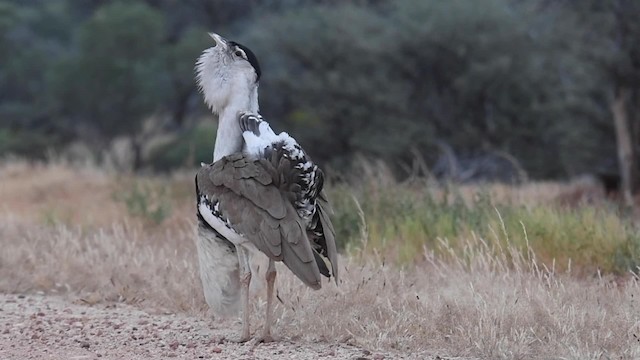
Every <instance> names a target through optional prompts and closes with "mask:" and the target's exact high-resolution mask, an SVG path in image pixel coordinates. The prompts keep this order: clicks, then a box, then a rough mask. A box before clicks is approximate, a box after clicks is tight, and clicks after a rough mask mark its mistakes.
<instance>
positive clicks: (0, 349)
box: [0, 294, 438, 360]
mask: <svg viewBox="0 0 640 360" xmlns="http://www.w3.org/2000/svg"><path fill="white" fill-rule="evenodd" d="M234 330H237V325H236V324H235V323H234V322H228V323H225V322H223V323H218V324H216V323H215V322H214V321H211V320H207V319H199V318H194V317H189V316H185V315H176V314H166V313H161V311H158V310H144V311H143V310H141V309H138V308H135V307H132V306H129V305H123V304H97V305H91V306H90V305H87V304H84V303H82V302H81V301H76V302H72V301H69V300H68V299H65V298H63V297H56V296H40V295H26V296H25V295H6V294H0V359H2V360H4V359H7V360H9V359H16V360H17V359H164V358H167V359H169V358H171V359H318V358H326V359H372V360H373V359H375V360H380V359H397V358H414V359H418V358H419V359H427V358H431V357H429V356H428V355H427V354H421V355H420V354H411V355H409V354H399V353H396V354H390V353H377V352H371V351H368V350H366V349H361V348H358V347H355V346H352V345H349V344H348V341H347V342H346V343H339V344H327V343H304V342H300V341H298V340H292V339H283V340H280V341H278V342H275V343H270V344H256V343H255V342H254V341H251V342H249V343H246V344H236V343H233V342H231V341H227V339H233V338H235V336H236V334H235V332H234ZM436 358H438V357H436Z"/></svg>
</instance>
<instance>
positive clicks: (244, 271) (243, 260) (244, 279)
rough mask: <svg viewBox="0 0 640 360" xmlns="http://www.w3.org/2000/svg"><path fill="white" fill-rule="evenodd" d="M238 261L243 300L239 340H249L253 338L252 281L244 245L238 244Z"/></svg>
mask: <svg viewBox="0 0 640 360" xmlns="http://www.w3.org/2000/svg"><path fill="white" fill-rule="evenodd" d="M237 250H238V262H239V263H240V286H241V288H240V297H241V301H242V333H241V334H240V339H239V340H238V342H247V341H249V339H250V338H251V334H250V333H249V284H250V283H251V267H250V266H249V254H248V252H247V250H245V249H243V248H242V246H237Z"/></svg>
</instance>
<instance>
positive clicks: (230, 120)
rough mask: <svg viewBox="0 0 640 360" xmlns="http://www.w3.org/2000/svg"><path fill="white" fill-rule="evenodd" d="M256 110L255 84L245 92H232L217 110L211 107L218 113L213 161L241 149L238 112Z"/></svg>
mask: <svg viewBox="0 0 640 360" xmlns="http://www.w3.org/2000/svg"><path fill="white" fill-rule="evenodd" d="M258 110H259V106H258V87H257V86H255V87H254V88H253V89H250V90H248V91H246V92H239V93H236V94H232V95H231V96H230V97H229V101H228V102H227V103H226V105H225V106H224V107H223V108H222V109H219V110H218V111H216V109H213V111H214V112H217V113H218V114H219V116H218V131H217V133H216V143H215V147H214V149H213V161H214V162H216V161H218V160H220V159H221V158H223V157H225V156H227V155H231V154H233V153H236V152H239V151H241V150H242V144H243V139H242V131H241V130H240V123H239V122H238V114H239V113H240V112H243V111H248V112H252V113H257V112H258Z"/></svg>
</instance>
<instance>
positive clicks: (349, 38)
mask: <svg viewBox="0 0 640 360" xmlns="http://www.w3.org/2000/svg"><path fill="white" fill-rule="evenodd" d="M525 15H529V13H526V12H525V9H524V8H521V7H517V6H515V5H513V4H512V2H510V1H506V0H491V1H485V2H482V3H476V2H471V3H470V2H468V1H446V2H425V1H418V0H414V1H399V2H389V3H383V4H382V5H380V6H378V7H361V6H353V5H344V4H339V5H333V6H324V5H322V6H310V7H304V8H301V9H297V10H294V11H288V12H284V13H282V14H278V15H273V16H271V17H270V18H268V19H266V20H265V21H264V22H263V23H260V24H259V25H257V26H256V27H255V29H256V30H255V31H254V33H253V34H251V35H250V36H248V40H249V41H251V44H250V46H251V47H256V48H257V52H258V54H259V55H258V56H260V58H261V59H265V60H266V62H267V65H266V66H265V67H264V68H265V69H268V70H266V71H265V73H264V81H263V86H264V91H263V92H262V94H263V95H262V96H263V100H264V101H263V108H264V110H265V112H266V115H267V116H270V115H271V116H270V117H271V118H272V119H282V120H283V121H284V124H283V125H284V126H287V127H288V128H292V129H293V130H291V131H293V132H295V133H296V134H297V136H298V137H300V138H301V140H302V142H303V143H305V144H308V145H310V146H311V147H312V148H314V149H315V150H314V153H315V154H317V156H319V157H320V160H323V161H331V162H333V163H334V164H336V165H338V166H339V167H341V166H343V165H344V164H345V161H346V159H347V158H349V157H350V156H351V155H352V154H353V153H354V152H360V153H364V154H370V155H375V156H376V157H378V158H383V159H386V160H389V161H392V162H394V163H396V164H402V163H408V162H409V161H410V160H411V158H412V157H413V156H415V155H414V152H413V151H412V150H413V149H416V150H418V152H419V153H420V154H421V155H422V156H423V157H424V158H425V159H427V160H428V161H429V162H430V163H434V162H435V161H436V160H437V158H439V157H440V155H439V150H438V149H439V147H438V146H437V144H438V143H442V142H444V143H447V144H449V145H450V146H451V147H453V149H455V150H456V152H457V153H458V154H459V155H460V156H471V157H473V156H475V155H474V154H477V153H482V152H487V151H488V152H496V153H506V154H512V155H514V156H515V157H516V158H517V159H518V160H520V161H521V162H522V163H523V164H524V165H525V167H526V169H527V170H528V171H530V172H531V173H532V174H533V175H534V176H538V177H546V176H553V175H557V174H559V173H562V172H563V162H562V159H563V158H562V157H560V156H558V157H553V158H552V159H549V158H547V157H546V156H545V154H549V153H559V152H560V151H561V150H562V147H561V144H562V141H561V139H562V137H561V133H560V132H556V133H554V130H555V129H556V126H555V125H556V123H557V122H559V121H563V120H565V119H567V118H570V117H573V116H575V112H576V111H577V110H575V109H571V108H570V107H568V106H566V101H565V100H566V99H567V98H568V97H569V95H570V94H573V95H574V96H576V95H577V93H575V92H574V93H572V92H571V91H570V90H571V89H570V88H568V87H567V86H564V85H563V84H562V79H561V77H560V76H558V73H559V71H560V66H562V65H564V64H565V63H566V61H559V60H560V57H561V55H562V52H563V51H565V50H564V49H563V48H562V46H563V45H564V44H563V43H559V42H557V41H556V40H555V39H554V38H553V36H552V34H547V33H543V32H541V33H539V34H534V30H535V28H536V26H537V24H535V23H534V19H531V20H529V19H525ZM534 15H535V14H534ZM390 24H393V26H390ZM556 43H557V44H556ZM574 60H575V59H574ZM568 76H569V77H573V76H574V74H573V73H572V72H570V74H569V75H568ZM283 94H284V95H283ZM563 101H564V102H563ZM583 106H585V105H584V104H582V103H581V104H580V105H579V107H580V108H582V107H583ZM270 113H271V114H270Z"/></svg>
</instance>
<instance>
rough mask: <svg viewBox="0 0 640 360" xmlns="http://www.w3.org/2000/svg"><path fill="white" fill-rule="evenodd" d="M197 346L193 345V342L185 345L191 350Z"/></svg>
mask: <svg viewBox="0 0 640 360" xmlns="http://www.w3.org/2000/svg"><path fill="white" fill-rule="evenodd" d="M196 346H197V345H196V343H194V342H193V341H191V342H189V343H187V349H193V348H195V347H196Z"/></svg>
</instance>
